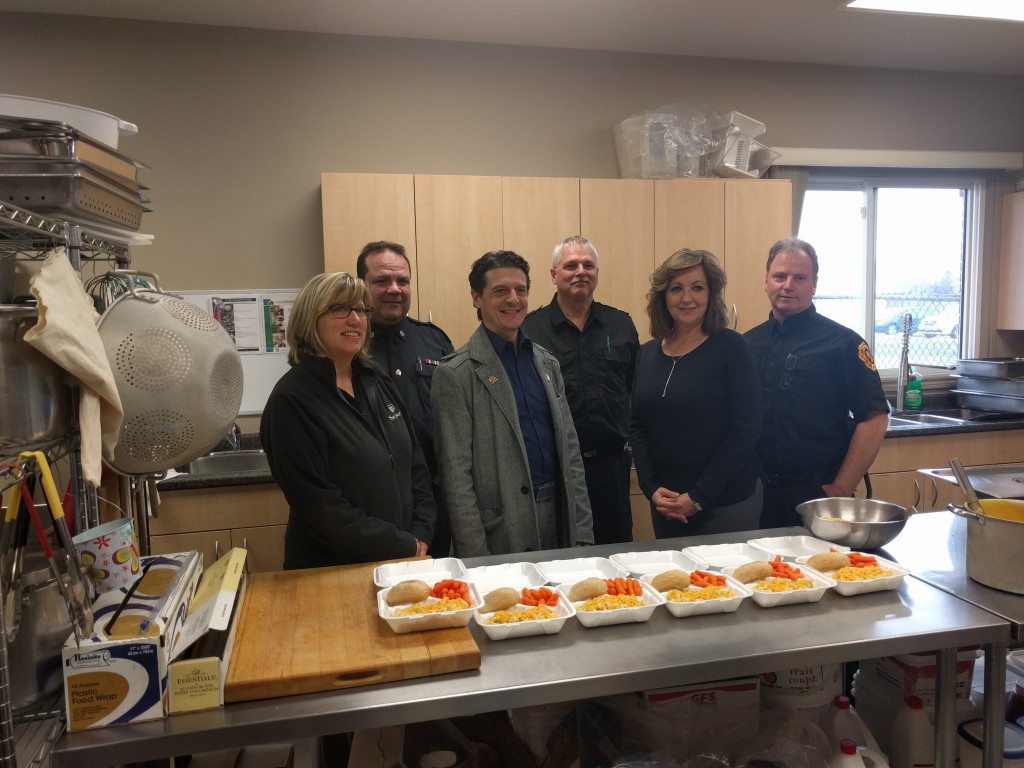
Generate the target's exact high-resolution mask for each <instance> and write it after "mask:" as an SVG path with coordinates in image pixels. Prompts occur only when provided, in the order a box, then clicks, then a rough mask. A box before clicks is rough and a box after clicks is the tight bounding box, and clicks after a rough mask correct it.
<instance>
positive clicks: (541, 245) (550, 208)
mask: <svg viewBox="0 0 1024 768" xmlns="http://www.w3.org/2000/svg"><path fill="white" fill-rule="evenodd" d="M501 189H502V206H501V215H502V222H503V228H504V237H505V248H506V249H507V250H510V251H515V252H516V253H518V254H519V255H520V256H522V257H523V258H524V259H526V260H527V261H528V262H529V263H530V309H531V310H533V309H537V308H538V307H543V306H544V305H545V304H547V303H548V302H549V301H551V297H552V296H554V293H555V292H554V288H553V286H552V284H551V252H552V251H553V250H554V249H555V244H556V243H559V242H561V241H562V240H564V239H565V238H567V237H570V236H571V235H578V234H579V233H580V180H579V179H559V178H531V177H525V176H523V177H521V176H506V177H504V178H502V180H501ZM598 253H600V248H598Z"/></svg>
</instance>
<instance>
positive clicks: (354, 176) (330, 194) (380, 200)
mask: <svg viewBox="0 0 1024 768" xmlns="http://www.w3.org/2000/svg"><path fill="white" fill-rule="evenodd" d="M320 188H321V204H322V206H323V218H324V271H326V272H351V273H352V274H355V271H356V257H357V256H358V255H359V251H361V250H362V249H363V246H364V245H366V244H367V243H369V242H373V241H374V240H390V241H391V242H393V243H400V244H401V245H404V246H405V250H406V253H407V254H408V256H409V261H410V262H411V264H412V270H413V274H415V272H416V206H415V203H414V198H413V176H412V174H384V173H324V174H321V176H320ZM415 288H416V285H415V281H414V283H413V290H414V294H413V314H415V313H416V301H415Z"/></svg>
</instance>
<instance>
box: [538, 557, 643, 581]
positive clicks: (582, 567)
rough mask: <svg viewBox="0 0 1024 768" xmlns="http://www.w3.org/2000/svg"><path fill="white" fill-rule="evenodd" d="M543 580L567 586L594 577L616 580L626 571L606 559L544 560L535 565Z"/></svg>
mask: <svg viewBox="0 0 1024 768" xmlns="http://www.w3.org/2000/svg"><path fill="white" fill-rule="evenodd" d="M537 567H538V568H539V569H540V572H541V574H542V575H543V576H544V580H545V581H546V582H549V583H551V584H569V585H570V586H571V585H573V584H575V583H576V582H577V581H583V580H584V579H589V578H590V577H591V576H596V577H597V578H599V579H617V578H619V577H620V576H626V575H627V573H628V572H627V571H626V569H625V568H622V567H620V566H618V565H615V563H613V562H612V561H611V560H609V559H608V558H607V557H573V558H570V559H569V560H545V561H544V562H541V563H537Z"/></svg>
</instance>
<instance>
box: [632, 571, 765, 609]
mask: <svg viewBox="0 0 1024 768" xmlns="http://www.w3.org/2000/svg"><path fill="white" fill-rule="evenodd" d="M656 575H657V574H653V573H648V574H644V575H643V576H641V577H640V581H642V582H643V583H644V584H650V583H651V579H653V578H654V577H655V576H656ZM725 586H727V587H728V588H729V589H731V590H732V591H733V593H734V596H733V597H720V598H715V599H714V600H697V601H694V602H692V603H680V602H675V601H673V600H669V599H668V598H665V607H666V608H668V612H669V613H671V614H672V615H673V616H676V617H678V618H683V617H685V616H700V615H701V614H704V613H732V612H733V611H735V610H736V609H737V608H739V607H740V603H742V602H743V601H744V600H745V599H746V598H748V597H750V595H751V594H752V593H751V590H750V587H748V586H747V585H746V584H743V583H742V582H739V581H736V579H734V578H733V577H732V576H726V577H725ZM690 589H691V590H693V591H696V590H697V589H699V587H690ZM667 594H668V593H667V592H663V593H661V596H662V597H665V596H666V595H667Z"/></svg>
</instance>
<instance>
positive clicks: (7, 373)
mask: <svg viewBox="0 0 1024 768" xmlns="http://www.w3.org/2000/svg"><path fill="white" fill-rule="evenodd" d="M35 323H36V309H35V307H31V306H24V305H13V304H9V305H2V306H0V448H18V449H19V450H20V449H27V448H38V447H41V446H44V445H46V444H47V443H49V442H51V441H53V440H55V439H57V438H59V437H62V436H63V435H64V434H65V433H66V432H67V429H68V423H69V414H70V411H71V409H70V405H71V402H70V401H71V396H70V392H69V390H68V388H67V386H66V385H65V383H64V372H63V371H62V370H61V368H60V367H59V366H58V365H57V364H56V363H54V362H53V361H52V360H50V359H49V358H48V357H46V356H45V355H43V354H42V353H41V352H39V351H38V350H36V349H35V348H34V347H33V346H31V345H30V344H28V343H26V342H25V341H24V340H23V336H24V335H25V331H27V330H28V329H29V328H31V327H32V326H33V325H35Z"/></svg>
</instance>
